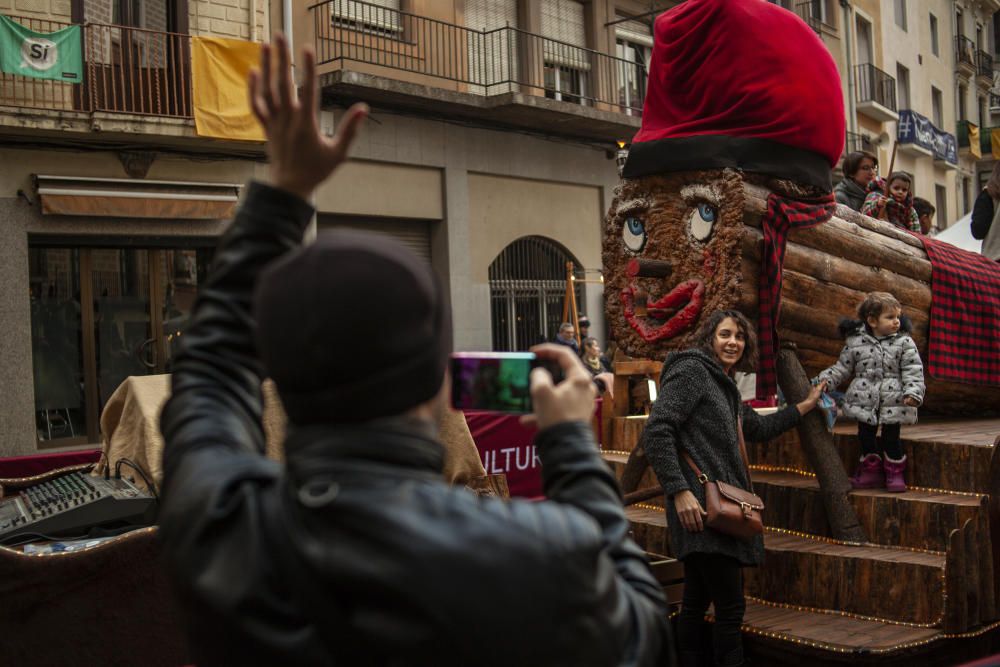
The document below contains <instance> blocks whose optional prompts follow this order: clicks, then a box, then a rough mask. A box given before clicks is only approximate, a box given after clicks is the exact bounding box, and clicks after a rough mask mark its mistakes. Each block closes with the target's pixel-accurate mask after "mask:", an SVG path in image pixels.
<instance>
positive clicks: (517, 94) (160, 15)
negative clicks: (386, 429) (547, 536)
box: [0, 0, 676, 455]
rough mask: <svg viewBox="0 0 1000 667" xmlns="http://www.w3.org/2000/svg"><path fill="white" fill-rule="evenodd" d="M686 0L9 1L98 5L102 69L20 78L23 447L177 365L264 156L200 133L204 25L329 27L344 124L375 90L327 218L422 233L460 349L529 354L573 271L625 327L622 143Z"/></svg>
mask: <svg viewBox="0 0 1000 667" xmlns="http://www.w3.org/2000/svg"><path fill="white" fill-rule="evenodd" d="M673 4H676V3H674V2H662V1H657V2H650V1H649V0H631V1H630V0H589V1H586V2H581V1H577V0H373V1H372V2H360V1H355V0H326V1H325V2H320V3H313V2H305V1H304V0H291V1H290V2H287V3H277V2H272V3H270V4H268V3H267V2H264V0H70V1H69V2H66V1H65V0H0V12H2V13H4V14H5V15H7V16H10V17H12V18H14V19H15V20H16V21H18V22H21V23H22V24H23V25H25V26H26V27H28V28H30V29H32V30H36V31H39V32H52V31H55V30H57V29H59V28H60V27H62V26H64V25H67V24H70V23H80V24H84V25H83V39H84V44H85V47H84V51H85V63H84V69H85V74H84V81H83V82H82V83H79V84H68V83H62V82H53V81H38V80H27V79H23V78H21V77H18V76H15V75H8V74H0V163H2V164H3V165H4V168H3V169H2V170H0V219H2V220H3V222H4V225H5V234H4V243H3V244H0V272H2V274H3V275H2V280H0V317H2V318H3V322H4V323H5V325H6V327H5V328H6V335H5V336H3V337H0V341H2V342H0V372H2V373H3V377H4V379H5V383H6V390H5V391H3V392H0V455H14V454H21V453H29V452H33V451H36V450H37V449H48V448H54V447H67V446H83V445H85V444H88V443H95V442H99V440H100V436H101V433H100V424H99V416H100V413H101V409H102V408H103V406H104V404H105V402H106V401H107V400H108V397H109V396H110V395H111V393H112V392H113V391H114V389H115V388H116V387H117V385H118V384H119V383H120V381H121V380H122V379H123V378H124V377H126V376H128V375H135V374H145V373H158V372H169V369H170V357H171V351H172V348H173V347H174V346H175V345H176V343H177V341H178V340H179V338H180V337H181V336H182V335H183V330H184V325H185V323H186V318H187V314H188V313H189V311H190V308H191V305H192V300H193V296H194V294H195V291H196V290H197V287H198V284H199V283H200V282H202V281H203V280H204V278H205V275H206V272H207V269H208V265H209V261H210V259H211V256H212V252H213V250H212V249H213V247H214V244H215V242H216V240H217V238H218V235H219V233H220V231H221V229H222V226H223V224H224V218H225V214H228V212H229V211H230V210H231V209H232V207H233V205H234V204H235V201H236V199H237V198H238V195H239V186H240V185H241V184H242V183H244V182H245V181H246V180H247V179H248V178H250V177H253V176H254V175H256V174H258V173H262V169H263V168H264V165H263V147H262V145H261V144H259V143H252V142H237V141H225V140H218V139H207V138H205V137H200V136H198V135H197V134H196V132H195V128H194V123H193V122H192V111H191V97H190V94H191V63H190V55H189V53H190V51H189V42H190V39H191V37H192V36H199V35H202V36H208V35H215V36H231V37H236V38H240V39H249V40H255V41H259V40H262V39H264V38H265V36H267V35H269V34H270V32H271V26H275V27H279V26H282V25H287V26H289V27H290V28H291V30H290V32H291V35H292V41H293V43H294V44H295V45H296V48H298V47H301V46H303V45H306V44H308V45H311V46H313V48H314V49H315V50H316V52H317V54H318V60H319V62H320V66H319V71H320V76H321V84H322V106H323V110H322V112H321V121H322V125H323V127H324V128H326V129H328V130H330V131H332V127H333V125H334V123H335V122H336V121H337V120H338V118H339V116H340V115H341V113H342V111H343V109H345V108H346V107H347V106H348V105H349V104H350V103H352V102H354V101H358V100H363V101H366V102H368V103H369V104H370V105H371V107H372V113H371V116H370V120H369V121H368V122H367V124H366V127H365V128H364V130H363V132H362V133H361V135H360V137H359V139H358V142H357V148H356V150H355V151H354V154H353V155H352V159H351V160H350V161H349V162H348V163H347V164H346V165H345V166H344V167H343V168H342V170H341V171H340V172H339V173H338V175H337V177H336V178H335V179H334V180H333V181H331V182H330V183H328V184H327V185H326V186H325V187H324V188H322V189H321V190H320V191H319V192H318V193H317V196H316V199H315V204H316V207H317V210H318V215H317V220H316V225H317V228H318V230H319V232H320V233H322V232H323V231H324V230H326V229H332V228H338V227H351V228H362V229H368V230H372V231H376V232H378V233H383V234H388V235H391V236H394V237H396V238H398V239H400V240H401V241H403V242H404V243H407V244H409V245H410V247H412V248H413V249H414V250H415V251H417V252H418V253H421V254H423V256H425V257H426V258H427V260H428V261H429V262H430V263H431V264H432V266H433V267H434V268H435V270H436V271H437V272H438V273H439V275H440V276H442V278H443V279H444V281H445V283H446V285H447V289H448V294H449V295H450V298H451V301H452V306H453V310H454V315H455V317H454V319H455V323H456V325H455V327H456V328H455V342H456V347H457V348H459V349H498V350H513V349H524V348H526V347H527V346H529V345H531V344H533V343H535V342H537V341H538V340H541V339H543V338H550V337H551V336H553V335H554V333H555V331H556V328H557V327H558V324H559V322H560V321H561V319H562V316H563V315H562V308H563V301H564V297H565V295H566V291H567V285H569V286H570V289H571V290H573V291H574V292H575V296H576V299H577V303H578V304H580V310H581V311H583V312H586V313H588V314H589V315H590V317H591V320H592V321H593V322H594V327H593V329H592V331H596V332H598V334H599V333H600V332H601V331H602V330H603V322H602V321H601V311H602V310H603V308H602V298H603V294H602V284H601V282H600V271H599V269H600V265H601V260H600V247H601V238H600V236H601V221H602V218H603V215H604V211H605V209H606V207H607V206H608V204H609V202H610V200H611V196H612V190H613V188H614V187H615V185H616V183H617V181H618V172H617V168H618V162H619V160H617V159H616V158H617V157H618V155H617V151H618V145H617V142H619V141H628V140H629V139H630V138H631V136H632V135H633V134H634V133H635V131H636V129H637V128H638V127H639V123H640V113H641V109H642V102H643V96H644V90H645V85H646V65H647V62H648V57H649V54H650V50H651V47H652V31H651V24H652V18H653V16H654V15H655V14H656V13H659V12H660V11H663V10H664V9H666V8H669V7H670V6H672V5H673ZM286 16H287V17H288V21H287V22H286V20H285V17H286ZM359 289H363V286H359ZM372 298H373V299H377V298H378V295H376V294H373V295H372ZM345 326H350V325H349V314H348V313H345ZM344 353H345V354H349V353H350V351H349V350H345V351H344Z"/></svg>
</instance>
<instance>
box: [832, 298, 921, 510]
mask: <svg viewBox="0 0 1000 667" xmlns="http://www.w3.org/2000/svg"><path fill="white" fill-rule="evenodd" d="M901 313H902V308H901V306H900V304H899V301H897V300H896V298H895V297H894V296H892V295H891V294H889V293H887V292H872V293H871V294H869V295H868V296H867V297H865V300H864V301H863V302H862V303H861V306H859V307H858V317H859V318H860V321H858V320H845V321H843V322H841V324H840V331H841V333H842V334H843V335H844V336H845V337H846V338H847V344H846V345H844V349H843V351H842V352H841V353H840V358H839V359H838V360H837V363H835V364H834V365H833V366H831V367H830V368H827V369H826V370H825V371H823V372H822V373H820V374H819V375H818V376H817V378H816V381H819V382H822V381H824V380H825V381H826V382H827V386H828V387H829V388H830V389H835V388H836V387H837V386H838V385H839V384H840V383H842V382H843V381H844V380H846V379H847V378H853V379H852V380H851V384H850V386H848V388H847V391H846V393H845V395H844V413H845V414H846V415H847V416H848V417H851V418H853V419H856V420H857V422H858V440H860V441H861V463H860V465H859V466H858V469H857V471H856V472H855V474H854V477H852V478H851V486H853V487H854V488H855V489H871V488H878V487H882V486H885V488H886V490H887V491H906V482H905V481H904V479H903V473H904V472H905V470H906V456H905V455H904V454H903V447H902V445H901V444H900V442H899V428H900V425H901V424H914V423H916V421H917V407H918V406H919V405H920V404H921V403H922V402H923V400H924V367H923V364H922V363H921V361H920V353H919V352H918V351H917V346H916V344H915V343H914V342H913V339H912V338H910V336H909V331H910V322H909V320H908V319H906V318H902V317H901ZM879 425H881V426H882V447H881V448H879V446H878V444H877V443H876V440H875V434H876V432H877V431H878V427H879ZM883 454H884V456H885V458H884V459H883Z"/></svg>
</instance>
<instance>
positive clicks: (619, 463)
mask: <svg viewBox="0 0 1000 667" xmlns="http://www.w3.org/2000/svg"><path fill="white" fill-rule="evenodd" d="M628 457H629V455H628V454H627V453H625V452H603V451H602V452H601V458H603V459H604V461H605V462H606V463H607V464H608V466H610V467H611V471H612V472H613V473H614V474H615V479H617V480H619V481H621V478H622V471H624V470H625V463H626V462H627V461H628ZM659 484H660V483H659V481H657V479H656V473H654V472H653V469H652V468H647V469H646V472H645V473H644V474H643V476H642V480H641V481H640V482H639V488H640V489H647V488H650V487H657V486H659ZM645 502H646V504H649V505H658V506H660V507H663V496H657V497H655V498H649V499H647V500H646V501H645Z"/></svg>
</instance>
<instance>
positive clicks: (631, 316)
mask: <svg viewBox="0 0 1000 667" xmlns="http://www.w3.org/2000/svg"><path fill="white" fill-rule="evenodd" d="M641 293H642V290H641V289H640V288H639V286H638V285H637V284H636V282H635V281H634V280H633V281H632V283H631V284H630V285H629V286H628V287H626V288H625V289H623V290H622V294H621V299H622V306H623V308H624V311H625V320H626V321H627V322H628V323H629V326H631V327H632V328H633V329H635V331H636V333H638V334H639V335H640V336H642V339H643V340H644V341H646V342H647V343H653V342H655V341H658V340H663V339H664V338H673V337H674V336H676V335H677V334H679V333H681V332H682V331H685V330H686V329H688V328H689V327H690V326H691V325H693V324H694V323H695V321H697V319H698V316H699V315H701V306H702V302H703V301H704V298H705V283H703V282H702V281H700V280H698V279H697V278H695V279H692V280H685V281H684V282H682V283H680V284H678V285H676V286H675V287H674V288H673V289H672V290H670V291H669V292H668V293H667V294H666V295H664V296H662V297H660V298H659V299H658V300H656V301H654V302H652V303H647V305H646V311H647V313H648V314H649V315H652V317H648V316H647V317H643V316H642V315H639V314H637V313H636V295H641ZM681 304H686V305H684V307H683V308H680V310H677V308H678V307H679V306H681ZM670 313H673V315H672V316H670V317H668V318H667V320H666V321H663V320H662V318H663V317H664V316H667V315H670ZM657 316H659V317H657Z"/></svg>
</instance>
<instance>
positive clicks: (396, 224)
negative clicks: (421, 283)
mask: <svg viewBox="0 0 1000 667" xmlns="http://www.w3.org/2000/svg"><path fill="white" fill-rule="evenodd" d="M317 226H318V232H319V233H320V234H322V233H324V232H327V231H331V230H334V229H350V230H356V231H363V232H372V233H374V234H381V235H383V236H388V237H390V238H392V239H395V240H396V241H398V242H400V243H402V244H403V245H404V246H406V247H407V248H409V249H410V250H412V251H413V252H414V253H415V254H416V255H417V256H418V257H422V258H423V259H424V260H426V261H427V262H428V263H430V261H431V224H430V222H428V221H427V220H407V219H399V218H364V217H358V216H353V215H333V214H328V213H321V214H320V215H319V218H318V220H317Z"/></svg>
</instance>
